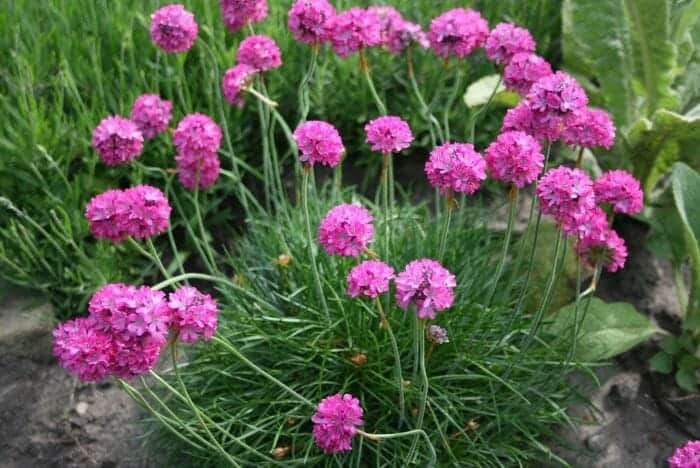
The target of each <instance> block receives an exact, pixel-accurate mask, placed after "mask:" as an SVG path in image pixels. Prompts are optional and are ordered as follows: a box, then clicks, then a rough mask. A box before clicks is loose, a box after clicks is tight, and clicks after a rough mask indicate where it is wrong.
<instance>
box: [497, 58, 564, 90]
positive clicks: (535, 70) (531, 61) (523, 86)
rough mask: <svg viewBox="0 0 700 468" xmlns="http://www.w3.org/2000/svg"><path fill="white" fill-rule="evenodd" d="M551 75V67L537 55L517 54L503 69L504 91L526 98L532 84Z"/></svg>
mask: <svg viewBox="0 0 700 468" xmlns="http://www.w3.org/2000/svg"><path fill="white" fill-rule="evenodd" d="M551 74H552V66H551V65H550V64H549V62H547V61H546V60H545V59H543V58H542V57H540V56H539V55H535V54H530V53H518V54H515V55H513V57H512V58H511V59H510V61H509V62H508V64H507V65H506V67H505V68H504V69H503V83H504V84H505V86H506V89H509V90H511V91H515V92H516V93H518V94H520V95H521V96H527V93H529V92H530V88H532V85H533V84H535V83H536V82H537V81H539V80H540V79H542V78H544V77H545V76H549V75H551Z"/></svg>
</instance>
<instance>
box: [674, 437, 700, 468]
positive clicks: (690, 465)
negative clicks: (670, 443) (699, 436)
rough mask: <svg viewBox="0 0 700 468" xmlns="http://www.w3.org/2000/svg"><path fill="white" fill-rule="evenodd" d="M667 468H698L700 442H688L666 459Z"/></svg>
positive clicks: (699, 462) (699, 467) (699, 464)
mask: <svg viewBox="0 0 700 468" xmlns="http://www.w3.org/2000/svg"><path fill="white" fill-rule="evenodd" d="M668 467H669V468H700V441H698V440H691V441H688V443H687V444H685V445H684V446H683V447H679V448H677V449H676V451H675V452H673V455H671V456H670V457H669V459H668Z"/></svg>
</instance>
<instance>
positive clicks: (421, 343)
mask: <svg viewBox="0 0 700 468" xmlns="http://www.w3.org/2000/svg"><path fill="white" fill-rule="evenodd" d="M415 331H416V334H415V336H414V340H416V341H417V342H418V354H417V355H416V358H417V360H418V367H419V369H420V374H421V379H422V380H423V382H422V384H423V385H422V392H421V399H420V402H419V404H418V420H417V421H416V429H417V430H421V429H423V420H424V419H425V407H426V405H427V403H428V386H429V382H428V374H427V372H426V370H425V320H420V321H419V324H418V326H417V327H416V329H415ZM417 445H418V436H416V438H415V440H414V441H413V444H411V448H410V450H409V451H408V456H407V457H406V459H407V460H408V461H409V462H410V461H411V460H412V459H413V454H414V452H415V451H416V447H417Z"/></svg>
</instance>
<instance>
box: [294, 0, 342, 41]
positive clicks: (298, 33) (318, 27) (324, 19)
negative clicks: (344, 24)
mask: <svg viewBox="0 0 700 468" xmlns="http://www.w3.org/2000/svg"><path fill="white" fill-rule="evenodd" d="M334 16H335V8H333V6H332V5H331V4H330V3H328V1H327V0H297V1H296V2H294V4H293V5H292V8H291V9H290V10H289V21H288V23H287V25H288V26H289V30H290V31H292V34H293V35H294V39H296V40H297V41H301V42H305V43H307V44H318V43H321V42H322V41H324V40H325V39H326V37H327V36H328V33H329V28H328V22H329V20H330V19H331V18H332V17H334Z"/></svg>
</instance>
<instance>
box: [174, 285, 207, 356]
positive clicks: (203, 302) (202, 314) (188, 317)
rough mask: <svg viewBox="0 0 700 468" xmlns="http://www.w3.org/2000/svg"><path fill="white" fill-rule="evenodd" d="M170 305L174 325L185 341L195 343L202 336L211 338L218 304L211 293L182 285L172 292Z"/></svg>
mask: <svg viewBox="0 0 700 468" xmlns="http://www.w3.org/2000/svg"><path fill="white" fill-rule="evenodd" d="M168 306H169V307H170V310H171V311H172V320H173V326H174V327H176V328H177V329H178V332H179V335H178V336H179V338H180V339H181V340H182V341H183V342H185V343H194V342H196V341H197V340H198V339H199V338H200V337H203V338H204V339H205V340H209V339H210V338H211V337H212V335H213V334H214V332H215V331H216V326H217V317H216V314H217V313H218V310H219V309H218V306H217V305H216V301H214V299H212V297H211V296H210V295H209V294H203V293H201V292H200V291H199V290H197V289H196V288H193V287H191V286H182V287H180V288H178V289H177V290H176V291H175V292H172V293H170V297H169V300H168Z"/></svg>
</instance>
